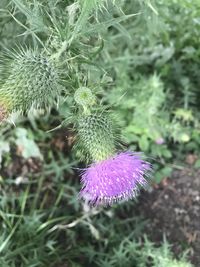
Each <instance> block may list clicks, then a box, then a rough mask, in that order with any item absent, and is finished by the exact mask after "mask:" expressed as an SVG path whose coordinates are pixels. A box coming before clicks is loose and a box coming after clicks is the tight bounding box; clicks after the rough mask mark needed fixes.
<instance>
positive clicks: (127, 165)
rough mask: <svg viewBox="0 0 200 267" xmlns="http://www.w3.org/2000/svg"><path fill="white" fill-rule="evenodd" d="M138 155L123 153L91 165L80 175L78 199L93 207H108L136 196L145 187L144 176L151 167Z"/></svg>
mask: <svg viewBox="0 0 200 267" xmlns="http://www.w3.org/2000/svg"><path fill="white" fill-rule="evenodd" d="M141 156H142V154H141V153H132V152H122V153H120V154H118V155H115V156H114V157H112V158H110V159H107V160H103V161H100V162H97V163H93V164H91V165H90V167H88V168H87V169H86V170H85V171H84V172H83V175H82V179H81V183H82V185H83V186H82V189H81V192H80V197H81V198H83V199H85V200H86V201H88V202H89V203H91V204H93V205H98V204H102V205H111V204H112V203H114V202H117V201H120V200H128V199H130V198H134V197H136V195H137V194H138V191H139V188H140V187H145V186H146V185H147V181H146V179H145V176H146V175H147V172H148V171H151V164H150V163H148V162H146V161H144V160H142V158H141Z"/></svg>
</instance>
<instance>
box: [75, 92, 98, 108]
mask: <svg viewBox="0 0 200 267" xmlns="http://www.w3.org/2000/svg"><path fill="white" fill-rule="evenodd" d="M74 99H75V101H76V103H77V104H79V105H81V106H83V107H89V106H92V105H93V104H94V103H95V96H94V95H93V94H92V92H91V90H90V89H89V88H87V87H80V88H79V89H77V90H76V92H75V94H74Z"/></svg>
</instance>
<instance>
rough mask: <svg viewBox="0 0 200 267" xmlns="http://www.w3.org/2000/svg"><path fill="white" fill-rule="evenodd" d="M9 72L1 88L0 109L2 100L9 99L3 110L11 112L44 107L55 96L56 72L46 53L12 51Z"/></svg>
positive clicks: (49, 103)
mask: <svg viewBox="0 0 200 267" xmlns="http://www.w3.org/2000/svg"><path fill="white" fill-rule="evenodd" d="M8 71H9V73H8V78H7V79H6V80H5V83H4V84H3V85H2V87H1V88H0V101H1V102H2V104H1V110H5V108H6V106H7V104H3V103H4V99H9V101H8V102H9V108H8V109H7V108H6V110H7V111H8V112H9V113H11V112H14V111H21V112H27V111H29V110H30V109H31V108H43V107H47V106H49V105H51V104H52V103H53V102H54V101H55V99H56V98H57V97H58V94H59V91H60V85H59V83H58V79H59V77H58V73H57V70H56V68H55V66H54V63H53V62H52V61H51V60H50V59H49V58H48V57H46V56H45V55H43V54H40V53H38V52H37V51H31V50H27V51H23V50H22V51H20V53H18V54H13V58H12V63H11V64H10V70H8ZM3 107H4V108H3ZM1 113H2V115H1V117H2V118H3V117H5V115H3V114H4V111H1Z"/></svg>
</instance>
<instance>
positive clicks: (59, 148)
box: [0, 0, 200, 267]
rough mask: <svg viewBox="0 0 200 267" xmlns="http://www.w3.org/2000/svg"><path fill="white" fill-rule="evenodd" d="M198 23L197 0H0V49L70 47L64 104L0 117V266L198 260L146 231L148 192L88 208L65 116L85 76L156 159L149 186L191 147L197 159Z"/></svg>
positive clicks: (183, 266) (133, 144)
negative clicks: (144, 214)
mask: <svg viewBox="0 0 200 267" xmlns="http://www.w3.org/2000/svg"><path fill="white" fill-rule="evenodd" d="M199 32H200V2H199V1H198V0H193V1H190V0H181V1H178V0H169V1H164V0H160V1H159V0H157V1H156V0H155V1H149V0H142V1H139V0H138V1H137V0H132V1H131V0H130V1H128V0H127V1H126V0H124V1H117V0H116V1H109V0H108V1H105V2H104V1H100V0H84V1H71V0H57V1H53V0H50V1H46V0H41V1H39V0H38V1H37V0H34V1H29V0H12V1H9V0H1V3H0V51H1V52H3V51H4V50H5V49H12V48H16V47H17V46H23V47H26V46H27V47H35V46H37V47H39V48H40V49H44V48H45V47H48V49H50V50H51V51H52V54H53V53H56V52H57V51H60V49H62V47H63V45H64V44H65V42H67V45H68V47H67V49H66V51H64V54H63V57H62V60H63V62H62V64H61V67H62V75H63V81H62V85H63V88H64V92H63V96H62V99H61V101H60V105H59V107H58V108H52V109H51V110H50V111H49V112H47V113H37V114H29V115H28V116H27V117H22V116H18V117H17V119H16V121H15V125H16V126H15V125H13V124H12V123H4V124H2V125H1V126H0V166H1V169H0V218H1V219H0V220H1V223H0V266H1V267H8V266H9V267H18V266H19V267H36V266H41V267H42V266H44V267H47V266H53V267H68V266H74V267H75V266H77V267H78V266H87V267H89V266H92V267H93V266H102V267H104V266H105V267H115V266H116V267H148V266H153V267H176V266H178V267H188V266H192V265H191V264H190V263H189V261H190V260H192V261H193V262H194V264H197V265H194V266H199V265H198V264H200V262H199V261H195V260H194V259H193V258H192V256H191V255H193V254H192V253H189V254H188V253H187V254H188V255H189V256H188V257H189V259H188V261H187V260H186V259H185V257H186V254H185V251H186V252H187V251H190V245H189V244H183V245H181V244H180V246H181V249H180V251H179V252H178V253H176V252H174V253H173V252H172V251H173V244H170V245H169V243H168V241H167V240H166V238H165V233H164V232H163V239H162V240H163V241H162V240H161V241H160V242H157V243H156V242H153V241H152V240H151V236H148V232H145V230H144V229H145V225H146V224H148V222H147V221H146V220H145V219H144V218H142V217H141V216H140V214H139V213H138V212H136V211H138V210H140V205H141V204H140V203H141V202H144V201H146V200H145V199H144V198H142V197H141V200H139V201H137V202H136V201H129V202H128V203H123V204H119V205H114V206H113V207H108V208H92V209H91V208H89V207H88V206H87V205H85V204H83V203H82V202H81V201H80V200H78V199H77V195H78V191H79V190H80V185H79V175H78V171H77V168H78V167H80V166H83V165H82V163H81V165H80V163H79V162H78V161H77V159H76V157H75V155H74V152H73V149H72V145H73V139H74V135H73V131H72V130H71V128H72V124H73V121H72V122H71V121H70V119H69V120H68V118H70V116H71V112H72V111H71V107H72V106H73V94H74V91H75V90H76V89H77V88H78V87H79V86H82V85H84V86H88V87H89V88H92V89H93V90H94V91H95V92H96V94H97V97H98V98H99V99H100V101H101V104H102V105H104V106H106V107H109V108H111V109H112V111H113V114H114V115H115V118H116V121H117V123H118V126H119V129H120V131H121V134H122V136H123V142H124V143H125V144H126V145H127V147H128V148H130V149H131V150H133V151H143V152H144V153H145V155H146V156H147V157H149V159H150V160H151V161H152V164H153V166H154V173H153V177H152V182H151V183H152V189H150V191H151V190H156V188H158V187H159V186H160V184H162V183H163V181H165V179H166V178H167V177H169V178H170V177H171V176H172V173H173V171H174V170H177V169H178V170H179V169H180V170H182V169H183V168H184V165H185V163H184V161H185V159H186V158H187V156H188V155H190V157H191V159H192V164H193V169H194V170H195V168H196V169H198V168H199V167H200V159H199V151H200V127H199V117H200V110H199V104H200V100H199V99H200V91H199V87H200V75H199V66H200V65H199V57H200V45H199V44H200V35H199ZM1 64H3V63H2V62H1ZM0 75H1V73H0ZM0 78H1V77H0ZM59 125H62V127H60V128H59V129H57V128H56V127H57V126H59ZM54 128H56V129H55V130H52V129H54ZM50 130H52V131H50ZM170 179H173V178H170ZM180 179H181V177H180ZM142 194H143V193H142ZM146 197H147V198H148V195H147V196H146ZM191 207H192V206H191ZM141 208H142V207H141ZM155 231H156V229H155ZM195 253H198V252H195Z"/></svg>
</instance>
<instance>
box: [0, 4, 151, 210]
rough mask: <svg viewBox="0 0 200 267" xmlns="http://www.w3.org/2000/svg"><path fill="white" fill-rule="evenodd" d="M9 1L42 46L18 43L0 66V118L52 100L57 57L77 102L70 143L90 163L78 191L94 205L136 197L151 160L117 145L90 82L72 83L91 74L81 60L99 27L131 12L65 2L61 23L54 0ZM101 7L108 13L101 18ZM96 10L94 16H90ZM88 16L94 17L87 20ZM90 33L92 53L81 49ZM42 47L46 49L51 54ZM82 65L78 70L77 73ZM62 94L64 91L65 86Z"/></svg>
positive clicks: (58, 92) (56, 91)
mask: <svg viewBox="0 0 200 267" xmlns="http://www.w3.org/2000/svg"><path fill="white" fill-rule="evenodd" d="M14 2H15V4H16V7H17V8H18V9H19V10H20V12H22V13H23V14H24V15H25V17H26V19H27V22H28V25H30V31H31V35H32V38H34V40H35V41H36V40H37V41H39V46H40V47H41V46H42V47H45V49H43V50H39V49H35V50H34V49H21V50H20V51H19V52H14V53H11V55H9V56H8V60H7V62H6V64H5V67H2V69H0V72H1V73H3V77H4V78H3V82H2V83H1V86H0V122H1V121H3V120H5V119H7V118H8V117H9V115H10V114H12V113H13V112H15V111H19V112H21V113H27V112H28V111H30V110H31V109H32V108H36V109H37V108H46V107H48V106H52V104H53V103H54V102H55V100H57V99H58V98H59V97H61V95H62V94H61V86H60V75H59V71H58V67H57V63H58V65H59V64H60V65H59V66H62V67H61V69H62V71H64V72H65V73H66V69H67V70H68V73H67V74H66V75H65V78H64V81H65V85H69V88H70V89H69V92H68V93H72V95H74V100H75V102H76V105H77V107H78V109H77V110H78V112H77V110H76V111H75V112H73V116H72V117H73V121H72V123H73V124H74V125H75V128H76V133H77V144H76V145H75V149H76V150H77V154H78V155H79V157H80V159H81V160H83V161H85V162H86V163H87V164H89V166H88V167H87V168H86V169H85V170H84V171H83V173H82V178H81V184H82V189H81V192H80V197H81V198H83V199H84V200H86V201H88V202H89V203H91V204H94V205H98V204H101V205H110V204H112V203H114V202H117V201H121V200H127V199H129V198H132V197H135V196H136V195H137V193H138V191H139V189H140V187H144V186H145V185H146V184H147V182H146V179H145V177H146V174H147V173H148V172H149V171H150V170H151V165H150V164H149V163H148V162H146V161H145V160H144V159H143V156H142V154H141V153H136V152H131V151H124V149H122V148H120V149H119V147H120V145H119V144H120V140H119V137H118V134H117V131H116V126H115V123H114V120H113V119H112V114H111V112H108V111H105V108H104V107H103V106H102V105H99V104H98V103H97V98H96V96H95V94H94V92H92V91H91V90H90V89H89V88H87V87H84V86H81V87H80V88H78V89H77V87H78V85H80V84H85V83H86V81H87V80H85V77H88V79H89V77H90V75H89V74H90V71H89V70H86V67H85V66H84V67H83V63H81V62H86V63H87V64H88V65H87V67H88V66H90V65H91V66H93V65H94V60H92V57H94V58H95V57H96V55H97V54H98V53H99V52H98V51H100V50H101V49H102V48H103V46H102V47H100V48H99V44H97V43H98V41H99V33H100V32H101V30H102V27H103V26H104V27H105V29H107V28H108V27H110V26H114V25H115V26H117V25H118V24H119V22H121V21H124V20H126V19H127V18H130V17H132V16H134V14H132V15H124V13H123V12H121V8H120V6H119V8H118V7H117V5H114V4H113V2H114V1H111V2H109V3H107V1H84V2H82V1H78V2H77V3H76V4H75V5H73V4H72V5H70V6H68V9H67V10H68V20H64V19H63V21H62V22H61V23H60V22H59V20H58V19H57V17H60V16H61V17H63V18H64V17H65V12H64V13H63V10H62V8H61V9H59V10H60V11H59V12H60V13H59V14H57V15H56V16H55V13H54V12H52V10H53V8H52V7H53V3H52V4H51V7H50V6H48V8H49V10H48V11H49V12H48V11H46V10H43V9H42V8H41V10H40V9H38V8H37V6H36V5H35V4H33V5H30V6H29V5H26V4H25V3H21V4H20V1H14ZM110 6H111V7H112V8H113V12H114V13H113V15H114V14H115V13H116V14H117V13H118V14H119V18H118V19H117V20H115V19H114V18H113V19H112V18H111V17H110V15H109V12H108V10H109V7H110ZM37 10H38V12H36V11H37ZM103 10H105V13H106V14H107V15H108V17H107V16H106V21H104V19H105V17H104V15H103ZM79 11H80V14H79V16H78V17H77V16H76V15H77V14H78V12H79ZM32 12H33V13H34V12H35V13H34V16H36V17H37V21H38V22H39V23H33V21H32V15H31V16H30V14H31V13H32ZM95 12H97V13H98V16H94V15H93V16H92V17H91V15H92V14H94V13H95ZM46 13H49V18H50V20H49V22H47V25H45V23H46V22H45V20H43V19H42V14H46ZM116 14H115V16H116ZM34 16H33V17H34ZM90 21H93V23H92V24H90ZM121 27H122V26H121V25H120V28H121ZM66 29H67V30H66ZM121 29H122V28H121ZM41 31H44V36H48V38H47V39H46V40H45V41H44V43H43V41H42V40H40V37H39V36H37V32H38V33H39V32H40V33H41ZM49 33H50V34H49ZM49 35H50V36H49ZM94 35H95V36H96V37H97V43H96V41H95V39H96V38H94ZM90 37H91V42H90V41H88V44H87V45H88V47H89V45H91V44H92V45H93V46H94V47H95V45H96V47H98V49H96V51H93V53H91V51H90V50H88V49H86V48H87V45H86V43H87V40H90ZM44 39H45V37H44ZM85 42H86V43H85ZM44 51H48V52H49V53H48V54H50V56H48V54H47V52H44ZM91 54H92V55H91ZM78 60H79V61H78ZM55 62H56V63H55ZM6 66H7V67H6ZM81 71H82V72H83V73H81V75H79V72H81ZM102 74H103V73H101V74H100V76H102ZM87 82H90V81H87ZM76 89H77V90H76ZM70 90H71V91H70ZM63 95H64V97H65V92H63ZM70 108H71V109H72V110H73V108H72V107H70ZM73 111H74V110H73Z"/></svg>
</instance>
